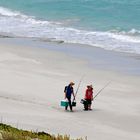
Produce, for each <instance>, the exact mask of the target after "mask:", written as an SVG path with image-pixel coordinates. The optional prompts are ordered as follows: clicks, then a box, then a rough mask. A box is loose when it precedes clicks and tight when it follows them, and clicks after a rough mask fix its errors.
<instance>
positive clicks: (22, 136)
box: [0, 123, 82, 140]
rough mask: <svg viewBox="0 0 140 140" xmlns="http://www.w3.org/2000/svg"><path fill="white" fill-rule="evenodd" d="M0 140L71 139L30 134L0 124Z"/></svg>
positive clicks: (68, 138)
mask: <svg viewBox="0 0 140 140" xmlns="http://www.w3.org/2000/svg"><path fill="white" fill-rule="evenodd" d="M0 140H71V139H70V137H69V136H67V135H65V136H62V135H58V136H54V135H50V134H48V133H45V132H32V131H26V130H19V129H17V128H14V127H12V126H10V125H6V124H3V123H0ZM76 140H82V139H76Z"/></svg>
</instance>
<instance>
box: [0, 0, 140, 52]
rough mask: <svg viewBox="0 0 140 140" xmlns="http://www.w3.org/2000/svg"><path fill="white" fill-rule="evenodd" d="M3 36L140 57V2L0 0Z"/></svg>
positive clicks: (133, 0)
mask: <svg viewBox="0 0 140 140" xmlns="http://www.w3.org/2000/svg"><path fill="white" fill-rule="evenodd" d="M0 34H1V35H3V34H9V35H13V36H17V37H36V38H43V39H45V38H46V39H47V38H50V39H55V40H63V41H65V42H69V43H80V44H87V45H91V46H96V47H101V48H104V49H107V50H114V51H120V52H126V53H135V54H140V0H0Z"/></svg>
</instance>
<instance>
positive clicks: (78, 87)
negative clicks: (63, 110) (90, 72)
mask: <svg viewBox="0 0 140 140" xmlns="http://www.w3.org/2000/svg"><path fill="white" fill-rule="evenodd" d="M84 76H85V75H83V76H82V77H81V79H80V81H79V84H78V87H77V90H76V92H75V97H76V95H77V93H78V90H79V87H80V84H81V82H82V80H83V78H84Z"/></svg>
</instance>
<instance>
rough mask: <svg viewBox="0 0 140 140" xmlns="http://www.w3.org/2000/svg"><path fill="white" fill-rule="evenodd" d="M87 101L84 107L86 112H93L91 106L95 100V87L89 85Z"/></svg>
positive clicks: (86, 94) (86, 95)
mask: <svg viewBox="0 0 140 140" xmlns="http://www.w3.org/2000/svg"><path fill="white" fill-rule="evenodd" d="M85 100H86V103H85V105H84V108H85V110H92V109H91V104H92V100H93V87H92V85H88V86H87V89H86V93H85Z"/></svg>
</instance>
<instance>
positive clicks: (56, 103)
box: [0, 38, 140, 140]
mask: <svg viewBox="0 0 140 140" xmlns="http://www.w3.org/2000/svg"><path fill="white" fill-rule="evenodd" d="M79 50H81V51H79ZM83 75H84V78H83V79H82V82H81V85H80V88H79V90H78V93H77V97H76V101H77V106H76V107H75V108H74V112H69V111H65V110H64V108H63V107H61V106H60V101H61V100H62V99H64V93H63V90H64V87H65V85H67V84H69V82H70V81H74V82H75V86H74V90H75V91H76V89H77V87H78V84H79V81H80V79H81V77H82V76H83ZM108 82H111V83H110V84H109V85H108V86H107V87H106V88H105V89H104V90H103V91H102V92H101V94H100V95H99V96H97V98H96V99H95V100H94V101H93V104H92V108H93V110H92V111H86V112H85V111H83V105H82V104H80V100H81V99H82V98H83V97H84V94H85V89H86V86H87V85H88V84H92V85H93V87H94V95H96V93H97V92H98V91H99V90H100V89H102V88H103V87H104V86H105V85H106V84H107V83H108ZM139 84H140V56H139V55H137V56H134V55H132V54H125V53H119V52H113V51H105V50H103V49H101V48H94V47H89V46H85V45H77V44H65V43H60V42H53V43H52V42H45V41H44V42H41V41H39V40H36V39H31V40H30V39H25V38H24V39H22V38H20V39H17V38H1V39H0V117H1V122H3V123H6V124H11V125H13V126H16V127H18V128H22V129H28V130H34V131H45V132H48V133H50V134H55V135H57V134H68V135H70V136H71V137H72V138H80V137H82V138H85V137H86V136H87V139H88V140H139V138H140V125H139V124H140V102H139V101H140V87H139Z"/></svg>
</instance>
